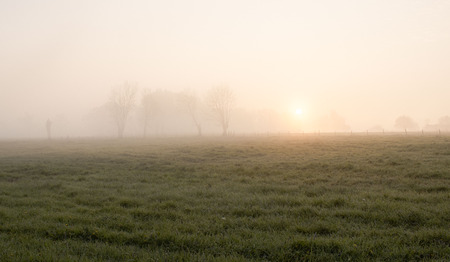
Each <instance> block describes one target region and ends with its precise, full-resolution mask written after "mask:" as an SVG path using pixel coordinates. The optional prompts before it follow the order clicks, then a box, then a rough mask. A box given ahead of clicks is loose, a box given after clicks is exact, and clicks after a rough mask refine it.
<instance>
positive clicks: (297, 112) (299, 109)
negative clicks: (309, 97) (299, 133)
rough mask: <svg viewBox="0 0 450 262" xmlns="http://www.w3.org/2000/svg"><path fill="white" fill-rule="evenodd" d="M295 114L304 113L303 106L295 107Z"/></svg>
mask: <svg viewBox="0 0 450 262" xmlns="http://www.w3.org/2000/svg"><path fill="white" fill-rule="evenodd" d="M295 114H296V115H298V116H300V115H302V114H303V110H302V109H301V108H297V109H295Z"/></svg>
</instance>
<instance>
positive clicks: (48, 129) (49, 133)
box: [45, 119, 52, 140]
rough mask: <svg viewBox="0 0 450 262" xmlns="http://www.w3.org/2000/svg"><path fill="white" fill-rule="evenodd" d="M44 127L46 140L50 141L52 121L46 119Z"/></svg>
mask: <svg viewBox="0 0 450 262" xmlns="http://www.w3.org/2000/svg"><path fill="white" fill-rule="evenodd" d="M45 127H46V128H47V137H48V140H50V139H51V131H52V121H50V119H47V122H46V123H45Z"/></svg>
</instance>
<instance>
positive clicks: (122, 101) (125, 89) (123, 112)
mask: <svg viewBox="0 0 450 262" xmlns="http://www.w3.org/2000/svg"><path fill="white" fill-rule="evenodd" d="M136 93H137V83H128V82H125V83H124V84H123V85H121V86H119V87H117V88H115V89H113V90H112V92H111V96H110V100H109V105H110V111H111V115H112V117H113V118H114V121H115V123H116V125H117V136H118V137H119V138H122V137H123V133H124V131H125V126H126V124H127V120H128V117H129V115H130V113H131V110H132V109H133V107H134V105H135V100H136Z"/></svg>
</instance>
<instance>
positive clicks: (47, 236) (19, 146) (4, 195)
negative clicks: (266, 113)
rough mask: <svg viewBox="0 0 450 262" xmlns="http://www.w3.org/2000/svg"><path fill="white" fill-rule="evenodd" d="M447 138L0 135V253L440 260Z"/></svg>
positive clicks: (448, 201)
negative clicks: (38, 137) (24, 138)
mask: <svg viewBox="0 0 450 262" xmlns="http://www.w3.org/2000/svg"><path fill="white" fill-rule="evenodd" d="M449 229H450V137H449V136H400V135H397V136H394V135H386V136H381V135H380V136H375V135H374V136H358V135H353V136H332V135H329V136H325V135H322V136H312V135H311V136H308V135H305V136H301V135H299V136H280V137H232V138H211V137H209V138H208V137H205V138H158V139H156V138H154V139H146V140H143V139H124V140H106V139H105V140H89V139H80V140H68V141H38V140H36V141H33V140H31V141H2V142H0V258H1V261H72V260H75V261H96V260H109V261H134V260H144V261H179V260H185V261H192V260H194V261H247V260H255V261H261V260H267V261H370V260H376V261H449V260H450V231H449Z"/></svg>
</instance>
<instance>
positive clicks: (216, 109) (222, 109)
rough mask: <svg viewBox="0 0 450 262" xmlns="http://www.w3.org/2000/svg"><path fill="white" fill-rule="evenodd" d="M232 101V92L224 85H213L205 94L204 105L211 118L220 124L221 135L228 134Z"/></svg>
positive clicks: (233, 98)
mask: <svg viewBox="0 0 450 262" xmlns="http://www.w3.org/2000/svg"><path fill="white" fill-rule="evenodd" d="M234 103H235V97H234V94H233V92H232V91H231V89H230V88H229V87H228V86H226V85H221V86H216V87H213V88H212V89H210V90H209V92H208V94H207V97H206V105H207V107H208V109H209V112H210V114H211V117H212V119H213V120H214V121H216V122H217V123H218V124H220V125H221V126H222V135H223V136H226V135H227V134H228V126H229V123H230V118H231V111H232V110H233V108H234Z"/></svg>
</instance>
